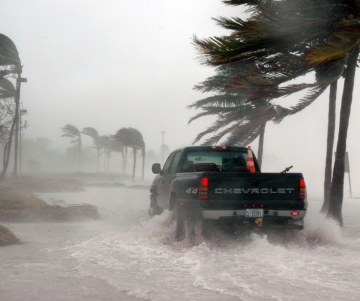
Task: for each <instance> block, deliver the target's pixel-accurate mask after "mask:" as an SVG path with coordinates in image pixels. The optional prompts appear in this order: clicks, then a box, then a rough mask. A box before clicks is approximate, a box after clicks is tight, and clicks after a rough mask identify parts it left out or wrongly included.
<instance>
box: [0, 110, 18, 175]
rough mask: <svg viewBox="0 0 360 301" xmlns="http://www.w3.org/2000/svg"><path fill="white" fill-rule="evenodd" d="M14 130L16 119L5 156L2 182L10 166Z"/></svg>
mask: <svg viewBox="0 0 360 301" xmlns="http://www.w3.org/2000/svg"><path fill="white" fill-rule="evenodd" d="M14 128H15V117H14V120H13V123H12V125H11V129H10V134H9V141H8V143H7V144H6V152H5V154H4V156H5V157H4V164H3V170H2V172H1V175H0V180H2V179H4V178H5V174H6V171H7V168H8V166H9V161H10V152H11V143H12V137H13V134H14Z"/></svg>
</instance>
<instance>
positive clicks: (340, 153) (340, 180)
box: [327, 46, 359, 226]
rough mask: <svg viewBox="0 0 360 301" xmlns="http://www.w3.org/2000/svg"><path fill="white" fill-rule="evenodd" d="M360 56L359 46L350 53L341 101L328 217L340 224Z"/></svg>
mask: <svg viewBox="0 0 360 301" xmlns="http://www.w3.org/2000/svg"><path fill="white" fill-rule="evenodd" d="M358 56H359V46H357V47H356V48H355V49H354V50H353V51H352V52H351V53H350V55H349V58H348V62H347V68H346V73H345V82H344V90H343V96H342V101H341V110H340V124H339V136H338V142H337V147H336V156H335V164H334V172H333V180H332V185H331V193H330V200H329V211H328V214H327V217H329V218H333V219H335V220H336V221H337V222H338V223H339V224H340V226H342V225H343V218H342V212H341V210H342V202H343V196H344V171H345V152H346V139H347V131H348V127H349V119H350V111H351V102H352V96H353V90H354V80H355V71H356V65H357V58H358Z"/></svg>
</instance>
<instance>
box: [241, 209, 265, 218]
mask: <svg viewBox="0 0 360 301" xmlns="http://www.w3.org/2000/svg"><path fill="white" fill-rule="evenodd" d="M263 216H264V210H263V209H246V212H245V217H263Z"/></svg>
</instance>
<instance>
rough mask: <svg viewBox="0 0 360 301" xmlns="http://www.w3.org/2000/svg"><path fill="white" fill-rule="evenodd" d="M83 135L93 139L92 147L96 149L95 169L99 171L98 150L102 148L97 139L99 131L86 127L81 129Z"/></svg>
mask: <svg viewBox="0 0 360 301" xmlns="http://www.w3.org/2000/svg"><path fill="white" fill-rule="evenodd" d="M81 133H82V134H84V135H87V136H89V137H91V138H92V139H93V144H94V147H95V148H96V150H97V171H99V165H100V150H101V148H102V146H101V144H100V140H99V133H98V131H97V130H96V129H94V128H92V127H86V128H83V131H82V132H81Z"/></svg>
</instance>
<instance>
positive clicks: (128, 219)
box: [0, 187, 360, 301]
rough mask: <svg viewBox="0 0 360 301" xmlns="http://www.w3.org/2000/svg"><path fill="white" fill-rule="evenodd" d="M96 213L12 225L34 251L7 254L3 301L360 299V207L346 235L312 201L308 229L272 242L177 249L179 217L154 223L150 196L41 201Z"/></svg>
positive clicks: (352, 209)
mask: <svg viewBox="0 0 360 301" xmlns="http://www.w3.org/2000/svg"><path fill="white" fill-rule="evenodd" d="M39 197H40V198H42V199H43V200H45V201H48V202H49V203H51V202H53V201H54V200H55V201H58V200H63V201H64V202H65V203H68V204H74V203H88V204H93V205H96V206H97V207H98V208H99V210H100V213H101V215H102V216H103V217H104V219H103V220H101V221H96V222H84V223H62V224H9V225H8V226H9V227H10V229H11V230H12V231H13V232H14V233H15V234H16V235H17V236H18V237H19V238H20V239H21V240H22V241H24V242H25V244H24V245H20V246H11V247H5V248H1V249H0V256H1V269H0V292H1V296H2V297H1V298H0V299H1V300H85V299H86V300H259V299H261V300H284V301H285V300H359V298H360V252H359V251H360V233H359V232H360V231H359V230H360V221H359V219H358V218H357V212H359V211H360V200H358V199H345V200H344V210H343V211H344V213H343V216H344V224H345V226H344V228H343V229H339V228H338V227H337V226H336V225H334V224H333V223H331V222H329V221H325V220H324V216H323V215H320V214H318V212H319V209H320V207H321V202H320V201H316V200H311V199H309V205H310V207H309V213H308V215H307V217H306V221H305V229H304V230H303V231H300V232H292V233H288V234H287V236H286V240H285V241H284V243H282V244H279V243H274V242H271V243H269V241H268V239H267V237H266V235H258V234H255V233H253V234H251V235H250V236H249V237H246V238H241V237H231V236H230V235H228V234H226V233H223V232H221V231H220V230H218V231H216V233H214V234H213V235H212V236H211V237H210V238H206V239H205V238H203V237H202V236H201V235H200V234H199V233H198V235H197V237H196V241H195V242H191V243H190V242H189V241H188V240H186V239H185V240H184V241H182V242H175V241H174V232H175V227H174V225H173V223H172V218H171V213H170V212H164V213H163V214H162V215H161V216H157V217H155V218H152V219H150V218H149V217H148V215H147V209H148V205H149V193H148V190H134V189H127V188H126V187H124V188H112V189H105V188H91V189H88V191H86V192H81V193H56V194H45V193H43V194H39Z"/></svg>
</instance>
